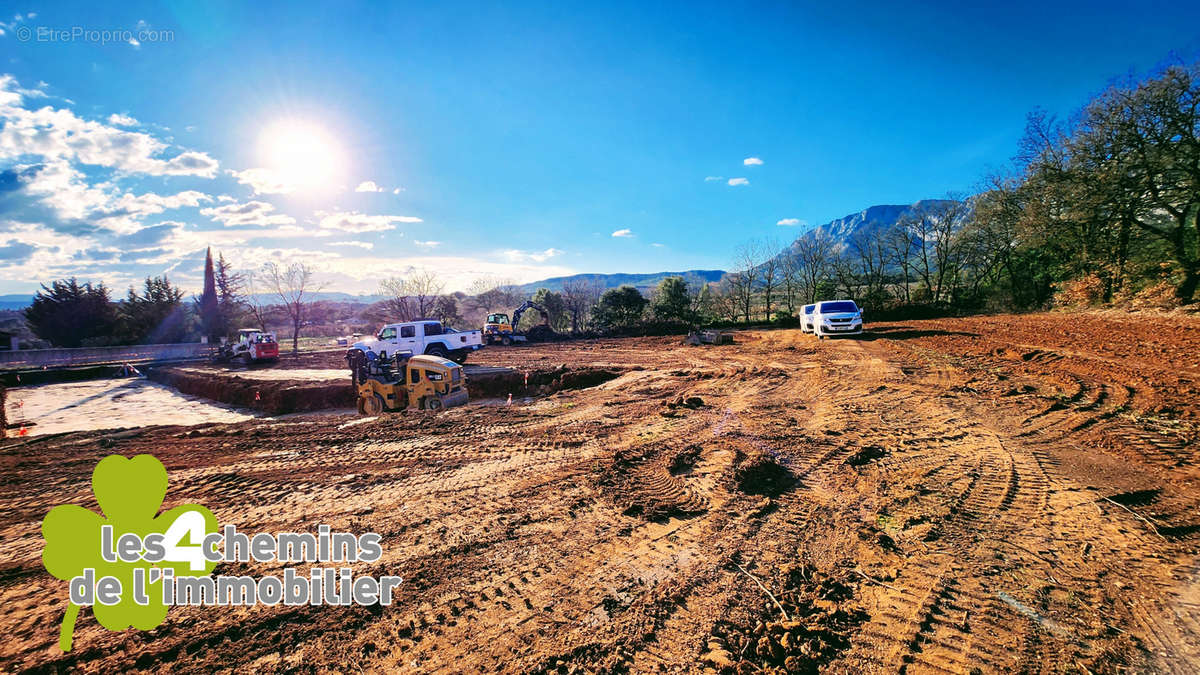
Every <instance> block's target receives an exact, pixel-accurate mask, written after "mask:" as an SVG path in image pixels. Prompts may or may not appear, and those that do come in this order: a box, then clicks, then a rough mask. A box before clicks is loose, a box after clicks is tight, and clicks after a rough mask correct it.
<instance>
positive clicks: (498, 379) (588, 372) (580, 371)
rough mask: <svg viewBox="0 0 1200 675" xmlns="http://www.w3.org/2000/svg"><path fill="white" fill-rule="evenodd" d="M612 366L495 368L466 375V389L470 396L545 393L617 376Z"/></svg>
mask: <svg viewBox="0 0 1200 675" xmlns="http://www.w3.org/2000/svg"><path fill="white" fill-rule="evenodd" d="M621 374H622V371H621V370H618V369H615V368H570V367H567V366H564V365H560V366H557V367H554V368H544V369H536V370H529V371H519V370H512V369H505V370H497V371H495V372H488V373H485V374H478V375H477V374H471V375H469V376H468V380H467V389H468V391H470V392H471V397H472V398H496V397H504V396H507V395H509V394H512V395H514V396H547V395H549V394H553V393H554V392H557V391H564V390H571V389H587V388H589V387H595V386H597V385H600V384H604V383H605V382H608V381H609V380H612V379H615V378H618V377H620V376H621Z"/></svg>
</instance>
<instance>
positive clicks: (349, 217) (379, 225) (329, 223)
mask: <svg viewBox="0 0 1200 675" xmlns="http://www.w3.org/2000/svg"><path fill="white" fill-rule="evenodd" d="M316 216H317V217H318V218H320V219H321V220H320V221H319V222H318V223H317V225H318V226H319V227H320V228H321V229H324V230H342V231H343V232H384V231H386V230H394V229H396V223H420V222H424V221H422V220H421V219H420V218H417V217H415V216H386V215H379V216H372V215H367V214H365V213H358V212H357V211H334V212H328V211H317V213H316Z"/></svg>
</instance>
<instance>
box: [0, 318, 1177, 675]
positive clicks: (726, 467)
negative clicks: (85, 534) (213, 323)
mask: <svg viewBox="0 0 1200 675" xmlns="http://www.w3.org/2000/svg"><path fill="white" fill-rule="evenodd" d="M736 339H737V344H734V345H729V346H721V347H711V346H710V347H688V346H683V345H682V344H680V340H679V338H645V339H627V340H597V341H586V342H567V343H554V344H544V345H529V346H522V347H512V348H489V349H486V350H484V351H483V352H481V353H480V354H478V355H476V356H475V357H473V358H472V361H471V362H472V363H477V364H480V365H490V366H507V367H511V368H514V369H515V370H516V372H519V373H522V377H523V376H524V375H523V374H524V372H525V371H530V372H557V373H558V375H557V379H558V381H559V386H556V387H548V389H553V390H555V391H554V393H550V394H548V395H546V396H540V397H535V398H534V399H533V400H532V402H530V403H527V404H514V405H512V406H495V405H490V406H467V407H463V408H455V409H452V410H449V411H446V412H444V413H442V414H440V415H429V414H415V413H413V414H399V415H392V416H385V417H381V418H378V419H373V420H369V421H365V422H362V423H358V424H354V425H353V426H347V427H345V428H339V427H340V426H341V425H345V424H348V423H350V422H353V421H355V420H356V419H357V418H355V417H354V416H351V415H333V414H330V415H315V416H310V417H304V418H293V419H292V420H286V421H279V420H247V421H243V422H238V423H232V424H225V423H219V424H217V423H210V424H203V425H199V426H190V427H182V426H158V427H147V428H144V429H140V430H134V431H125V432H121V433H119V434H113V433H106V432H72V433H66V434H59V435H50V436H42V437H36V438H25V439H15V440H14V439H10V440H8V441H5V442H4V443H3V445H0V450H2V452H0V458H2V459H0V462H2V463H3V464H2V465H3V467H4V473H3V475H4V477H5V480H4V481H3V482H2V483H0V537H2V538H3V539H2V540H3V542H4V550H5V555H4V557H3V562H0V603H3V606H4V607H5V608H6V612H5V613H4V614H3V617H2V618H0V626H2V628H3V632H4V633H5V634H6V635H7V636H8V638H9V639H7V640H5V641H4V642H3V643H2V644H0V668H3V669H5V670H20V669H34V670H43V671H50V670H65V669H67V668H72V669H79V670H82V671H85V672H108V671H113V670H118V669H121V670H125V669H133V670H138V669H143V670H158V671H171V672H176V671H209V670H216V669H233V670H237V671H246V670H261V671H282V670H299V671H343V672H345V671H349V672H357V671H358V670H359V669H361V670H362V671H363V672H371V671H406V672H446V673H457V672H474V671H485V672H490V671H506V672H595V671H607V672H627V671H628V672H659V671H667V672H694V671H698V670H706V669H707V670H712V671H720V672H745V673H751V672H760V671H764V672H812V671H817V670H820V671H827V672H839V673H860V672H895V671H898V670H903V671H906V672H948V673H968V672H982V673H989V672H1012V671H1020V672H1125V671H1134V672H1180V673H1183V672H1196V671H1197V670H1198V669H1200V623H1198V621H1200V616H1198V613H1200V584H1197V575H1198V570H1197V557H1196V556H1197V550H1198V547H1197V543H1198V541H1200V515H1197V513H1198V508H1197V507H1198V506H1200V483H1198V479H1200V469H1198V467H1197V464H1196V461H1195V457H1194V453H1195V449H1196V438H1197V436H1196V434H1197V428H1198V425H1200V409H1198V406H1197V403H1196V402H1197V400H1200V399H1198V398H1197V395H1198V394H1200V363H1198V361H1197V354H1200V323H1198V322H1196V321H1195V320H1190V319H1163V318H1158V317H1153V318H1139V317H1112V316H1096V315H1088V314H1077V315H1066V314H1045V315H1032V316H998V317H980V318H969V319H955V320H938V321H924V322H909V323H894V324H883V325H875V326H871V333H870V334H869V335H866V336H864V337H863V338H862V339H856V340H851V339H841V340H826V341H818V340H816V339H815V338H813V337H811V336H805V335H802V334H801V333H800V332H799V331H782V330H781V331H757V332H742V333H738V334H737V336H736ZM322 358H326V357H324V356H320V355H316V356H313V357H311V359H309V361H310V362H307V363H303V364H299V365H301V366H302V367H304V368H333V367H340V364H325V365H322V364H321V363H319V360H320V359H322ZM331 358H336V355H335V357H331ZM576 369H594V372H599V371H603V372H606V373H608V375H606V376H604V377H603V378H601V377H596V379H597V380H598V382H592V381H590V380H589V381H586V382H580V384H581V387H580V388H570V387H562V386H561V383H562V380H563V378H564V377H567V378H568V379H570V378H571V377H574V375H572V373H575V372H576ZM587 385H594V386H587ZM113 452H119V453H122V454H126V455H132V454H136V453H140V452H151V453H153V454H154V455H155V456H157V457H158V458H159V459H161V460H162V461H163V462H164V464H166V466H167V468H168V471H169V473H170V475H171V481H172V482H171V487H170V491H169V493H168V498H167V504H166V505H165V507H168V508H169V507H171V506H173V505H175V504H179V503H185V502H198V503H202V504H205V505H207V506H208V507H209V508H211V509H212V510H213V511H214V513H216V515H217V516H218V518H219V519H220V520H221V521H222V522H223V523H224V522H230V523H236V524H237V526H238V528H239V529H240V530H242V531H245V532H257V531H265V532H277V531H306V530H313V529H315V527H316V525H317V524H318V523H325V524H329V525H331V526H333V527H334V529H336V530H352V531H366V530H373V531H377V532H380V533H381V534H382V535H383V536H384V541H383V546H384V555H383V558H382V559H381V560H380V561H379V562H377V563H373V564H371V565H358V566H356V567H355V572H356V573H360V574H373V575H379V574H398V575H401V576H403V577H404V578H405V583H404V584H403V585H402V586H401V587H400V588H399V589H397V590H398V592H399V594H400V595H399V596H398V599H397V602H396V604H394V605H392V606H390V607H386V608H378V607H376V608H357V609H335V608H329V607H308V606H305V607H297V608H285V607H282V606H280V607H274V608H271V607H256V608H227V607H221V608H218V607H206V608H178V607H177V608H173V609H172V610H171V613H170V614H169V615H168V618H167V621H166V622H165V623H164V624H163V625H162V626H160V627H159V628H158V629H156V630H154V631H150V632H146V633H139V632H133V631H127V632H123V633H110V632H108V631H106V630H104V629H103V628H101V627H100V626H98V625H97V624H96V623H95V621H94V620H93V619H92V618H91V615H90V613H89V612H88V611H86V610H85V611H84V612H83V613H82V614H81V617H80V620H79V623H78V625H77V628H76V634H75V650H74V651H72V652H71V653H69V654H65V655H64V654H62V653H61V652H58V651H57V649H56V647H55V642H56V639H57V634H58V625H59V622H60V621H61V619H62V614H63V610H64V607H65V597H66V592H67V589H66V583H65V582H61V581H58V580H56V579H53V578H51V577H50V576H48V575H47V574H46V573H45V572H44V571H43V570H42V567H41V561H40V553H41V548H42V542H41V536H40V532H39V526H40V520H41V518H42V517H43V516H44V515H45V513H46V511H47V510H48V509H49V508H50V507H52V506H54V505H56V504H62V503H78V504H81V505H83V506H85V507H88V508H93V509H94V508H97V507H96V503H95V500H94V499H93V498H92V496H91V494H90V485H89V479H90V472H91V470H92V468H93V467H94V466H95V464H96V462H97V461H98V460H99V459H100V458H102V457H104V456H105V455H108V454H110V453H113ZM217 571H218V573H224V574H230V573H236V574H250V575H256V576H257V575H261V574H269V573H279V566H277V565H265V564H258V563H250V564H239V565H234V566H225V565H223V566H221V567H218V570H217Z"/></svg>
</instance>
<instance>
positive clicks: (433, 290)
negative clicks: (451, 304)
mask: <svg viewBox="0 0 1200 675" xmlns="http://www.w3.org/2000/svg"><path fill="white" fill-rule="evenodd" d="M405 287H406V288H407V289H408V295H409V297H411V298H412V303H413V309H414V310H415V311H416V313H417V315H416V316H415V317H413V318H414V319H423V318H425V317H428V316H429V315H430V314H432V313H433V308H434V305H435V304H436V303H437V300H438V298H439V297H441V295H442V292H443V291H445V289H446V285H445V284H444V283H442V281H441V279H439V278H438V276H437V273H436V272H434V271H433V270H428V269H422V270H412V271H411V272H410V273H409V275H408V279H406V280H405Z"/></svg>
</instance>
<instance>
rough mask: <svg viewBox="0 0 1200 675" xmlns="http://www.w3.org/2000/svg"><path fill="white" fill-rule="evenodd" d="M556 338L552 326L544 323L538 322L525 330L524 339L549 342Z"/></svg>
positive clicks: (556, 335) (556, 334)
mask: <svg viewBox="0 0 1200 675" xmlns="http://www.w3.org/2000/svg"><path fill="white" fill-rule="evenodd" d="M557 338H558V333H555V332H554V329H553V328H551V327H550V326H547V325H545V324H538V325H537V326H534V327H533V328H530V329H529V330H527V331H525V339H527V340H529V341H530V342H549V341H550V340H555V339H557Z"/></svg>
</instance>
